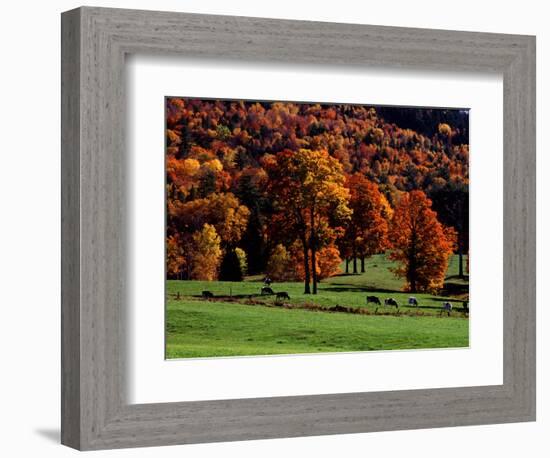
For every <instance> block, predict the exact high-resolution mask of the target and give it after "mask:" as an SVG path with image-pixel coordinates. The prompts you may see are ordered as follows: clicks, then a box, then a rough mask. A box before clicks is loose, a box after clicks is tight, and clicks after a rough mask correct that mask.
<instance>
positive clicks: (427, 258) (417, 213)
mask: <svg viewBox="0 0 550 458" xmlns="http://www.w3.org/2000/svg"><path fill="white" fill-rule="evenodd" d="M431 205H432V202H431V200H430V199H428V198H427V197H426V195H425V194H424V193H423V192H422V191H411V192H409V193H405V194H404V195H403V196H402V197H401V199H400V200H399V202H398V204H397V206H396V208H395V212H394V214H393V218H392V220H391V224H390V229H389V233H388V237H389V240H390V243H391V249H392V251H391V253H390V259H392V260H395V261H398V263H399V267H397V268H396V269H395V270H394V272H395V273H396V274H397V275H398V276H400V277H404V278H405V279H406V281H407V284H406V289H407V290H408V291H411V292H417V291H430V292H432V291H435V290H437V289H439V288H441V287H442V286H443V281H444V279H445V273H446V271H447V267H448V262H449V258H450V256H451V255H452V253H453V249H454V247H455V241H456V233H455V232H454V230H453V229H451V228H446V227H445V226H443V225H442V224H441V223H440V222H439V221H438V220H437V214H436V213H435V212H434V211H433V210H432V209H431Z"/></svg>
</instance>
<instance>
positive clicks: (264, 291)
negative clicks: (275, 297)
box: [261, 286, 274, 296]
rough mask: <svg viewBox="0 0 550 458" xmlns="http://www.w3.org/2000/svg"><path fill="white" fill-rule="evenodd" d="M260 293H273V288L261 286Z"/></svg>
mask: <svg viewBox="0 0 550 458" xmlns="http://www.w3.org/2000/svg"><path fill="white" fill-rule="evenodd" d="M261 294H262V296H267V295H269V294H274V293H273V290H272V289H271V288H270V287H269V286H264V287H262V292H261Z"/></svg>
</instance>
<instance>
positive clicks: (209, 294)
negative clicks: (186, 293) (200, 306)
mask: <svg viewBox="0 0 550 458" xmlns="http://www.w3.org/2000/svg"><path fill="white" fill-rule="evenodd" d="M213 297H214V293H213V292H212V291H203V292H202V298H203V299H212V298H213Z"/></svg>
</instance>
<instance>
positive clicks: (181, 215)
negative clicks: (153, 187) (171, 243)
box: [168, 192, 250, 246]
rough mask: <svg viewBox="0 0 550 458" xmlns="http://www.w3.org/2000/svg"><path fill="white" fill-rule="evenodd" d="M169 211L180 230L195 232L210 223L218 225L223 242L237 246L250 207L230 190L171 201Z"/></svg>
mask: <svg viewBox="0 0 550 458" xmlns="http://www.w3.org/2000/svg"><path fill="white" fill-rule="evenodd" d="M168 213H169V218H171V219H173V220H175V224H176V225H177V226H178V228H179V231H180V232H187V233H194V232H196V231H198V230H201V229H202V227H203V226H204V224H209V225H211V226H213V227H214V228H215V229H216V233H217V234H218V235H219V237H220V239H221V242H222V244H224V245H229V246H234V245H236V244H237V243H238V242H239V240H240V239H241V237H242V235H243V233H244V231H245V229H246V226H247V222H248V216H249V214H250V211H249V210H248V208H247V207H246V206H244V205H241V204H240V202H239V200H238V199H237V198H236V197H235V195H233V194H232V193H230V192H228V193H213V194H210V195H208V196H207V197H205V198H199V199H195V200H191V201H188V202H179V201H174V202H169V203H168Z"/></svg>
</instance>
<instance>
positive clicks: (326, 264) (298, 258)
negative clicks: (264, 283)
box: [290, 244, 342, 281]
mask: <svg viewBox="0 0 550 458" xmlns="http://www.w3.org/2000/svg"><path fill="white" fill-rule="evenodd" d="M290 252H291V256H292V259H293V263H292V264H293V266H294V269H291V273H290V275H292V278H291V279H292V280H302V281H303V280H304V277H305V272H304V265H303V252H302V250H301V249H299V247H297V246H296V245H293V246H292V247H291V251H290ZM316 261H317V262H316V265H315V272H316V274H317V278H318V279H319V280H322V279H323V278H329V277H333V276H334V275H337V274H339V273H340V264H341V262H342V259H341V258H340V251H339V250H338V248H337V247H336V246H335V245H333V244H330V245H328V246H325V247H322V248H321V249H320V250H319V251H318V253H317V256H316Z"/></svg>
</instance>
